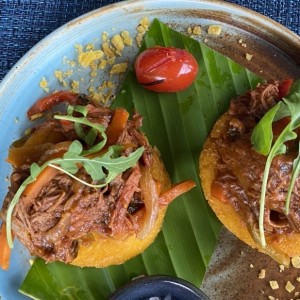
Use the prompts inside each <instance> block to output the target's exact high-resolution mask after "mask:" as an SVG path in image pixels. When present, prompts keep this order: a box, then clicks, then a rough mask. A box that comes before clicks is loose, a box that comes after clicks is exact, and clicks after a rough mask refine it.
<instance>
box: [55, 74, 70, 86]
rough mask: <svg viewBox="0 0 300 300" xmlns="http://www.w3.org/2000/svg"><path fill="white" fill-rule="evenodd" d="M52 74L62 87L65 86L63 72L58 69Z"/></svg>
mask: <svg viewBox="0 0 300 300" xmlns="http://www.w3.org/2000/svg"><path fill="white" fill-rule="evenodd" d="M54 76H55V77H56V78H57V79H58V81H59V82H60V83H61V84H62V85H63V86H64V87H67V82H66V81H65V80H64V73H63V72H62V71H60V70H57V71H54Z"/></svg>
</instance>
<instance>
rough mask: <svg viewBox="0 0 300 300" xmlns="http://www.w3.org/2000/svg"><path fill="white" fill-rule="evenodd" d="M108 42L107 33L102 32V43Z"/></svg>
mask: <svg viewBox="0 0 300 300" xmlns="http://www.w3.org/2000/svg"><path fill="white" fill-rule="evenodd" d="M107 41H108V32H106V31H104V32H102V42H107Z"/></svg>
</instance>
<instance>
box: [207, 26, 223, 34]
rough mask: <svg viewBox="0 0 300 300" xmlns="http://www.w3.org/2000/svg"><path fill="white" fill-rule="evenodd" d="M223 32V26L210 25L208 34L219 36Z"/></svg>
mask: <svg viewBox="0 0 300 300" xmlns="http://www.w3.org/2000/svg"><path fill="white" fill-rule="evenodd" d="M221 32H222V26H221V25H210V26H209V27H208V31H207V33H208V34H209V35H211V36H216V37H217V36H219V35H220V34H221Z"/></svg>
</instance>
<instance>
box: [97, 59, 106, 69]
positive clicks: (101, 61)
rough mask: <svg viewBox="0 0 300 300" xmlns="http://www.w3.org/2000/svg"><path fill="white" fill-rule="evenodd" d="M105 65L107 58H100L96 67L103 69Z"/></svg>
mask: <svg viewBox="0 0 300 300" xmlns="http://www.w3.org/2000/svg"><path fill="white" fill-rule="evenodd" d="M106 66H107V60H105V59H101V60H100V63H99V66H98V68H99V69H101V70H104V69H105V67H106Z"/></svg>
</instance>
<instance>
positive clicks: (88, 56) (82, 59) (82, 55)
mask: <svg viewBox="0 0 300 300" xmlns="http://www.w3.org/2000/svg"><path fill="white" fill-rule="evenodd" d="M76 49H77V51H78V63H79V64H80V65H81V66H83V67H85V68H87V67H89V66H90V65H91V64H92V62H94V61H95V60H99V59H100V58H102V56H103V55H104V53H103V51H102V50H91V51H87V52H84V51H83V49H82V46H81V45H76Z"/></svg>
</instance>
